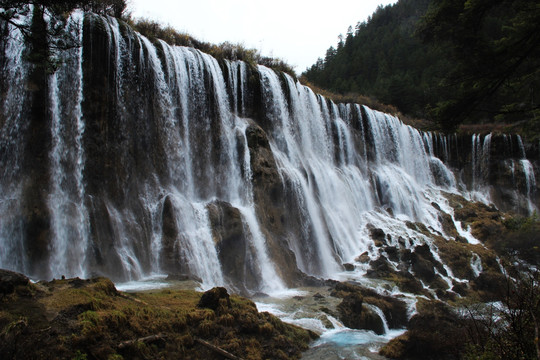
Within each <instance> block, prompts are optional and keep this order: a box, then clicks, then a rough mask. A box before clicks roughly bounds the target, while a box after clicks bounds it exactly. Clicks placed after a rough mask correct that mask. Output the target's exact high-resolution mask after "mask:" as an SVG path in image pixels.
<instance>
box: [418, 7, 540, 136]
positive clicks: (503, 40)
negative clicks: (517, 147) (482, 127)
mask: <svg viewBox="0 0 540 360" xmlns="http://www.w3.org/2000/svg"><path fill="white" fill-rule="evenodd" d="M418 34H419V35H420V36H421V37H422V38H423V40H424V41H425V42H426V43H437V44H439V46H442V47H446V48H447V49H448V51H449V55H450V56H451V57H452V59H453V61H454V63H455V66H454V68H453V70H452V71H451V72H450V73H449V74H448V76H446V77H445V78H444V80H443V81H442V82H441V83H440V87H439V90H438V91H439V96H438V97H439V101H437V102H436V103H435V104H434V106H433V112H432V114H433V115H434V117H435V118H436V119H437V120H438V121H439V122H440V124H441V126H442V127H443V128H444V129H445V130H453V129H455V127H456V126H457V125H459V124H460V123H461V122H463V121H465V120H468V119H469V120H471V119H473V120H474V121H475V122H477V121H478V120H479V118H486V119H487V120H490V121H492V120H493V119H504V120H506V121H508V120H510V121H511V120H512V119H514V118H516V117H518V118H519V119H523V118H533V117H534V115H535V114H538V110H539V106H540V102H539V101H538V99H536V98H535V97H534V96H530V94H534V93H536V92H537V91H538V89H539V87H540V71H539V70H538V68H539V64H540V4H538V2H535V1H530V0H475V1H472V0H438V1H436V2H435V3H434V4H433V6H431V7H430V9H429V11H428V12H427V14H426V15H425V16H424V18H423V19H422V21H421V23H420V26H419V29H418ZM524 100H525V101H524Z"/></svg>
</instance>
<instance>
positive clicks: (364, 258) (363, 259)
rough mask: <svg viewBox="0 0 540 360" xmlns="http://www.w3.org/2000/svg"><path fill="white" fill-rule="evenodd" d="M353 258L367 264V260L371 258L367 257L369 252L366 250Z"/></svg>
mask: <svg viewBox="0 0 540 360" xmlns="http://www.w3.org/2000/svg"><path fill="white" fill-rule="evenodd" d="M354 260H355V261H357V262H359V263H362V264H367V263H368V262H370V260H371V258H370V257H369V253H368V252H367V251H366V252H363V253H362V255H360V256H358V257H357V258H356V259H354Z"/></svg>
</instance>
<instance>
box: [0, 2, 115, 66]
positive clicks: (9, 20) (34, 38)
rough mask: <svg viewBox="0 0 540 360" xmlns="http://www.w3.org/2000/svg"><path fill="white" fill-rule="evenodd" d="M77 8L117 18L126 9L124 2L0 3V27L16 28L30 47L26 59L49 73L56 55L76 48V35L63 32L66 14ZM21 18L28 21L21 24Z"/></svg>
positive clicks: (55, 60)
mask: <svg viewBox="0 0 540 360" xmlns="http://www.w3.org/2000/svg"><path fill="white" fill-rule="evenodd" d="M77 8H78V9H82V10H84V11H92V12H95V13H98V14H101V15H109V16H117V17H120V16H121V15H122V14H123V13H124V11H125V9H126V1H125V0H90V1H81V0H27V1H17V0H0V24H1V23H2V22H4V24H10V25H11V26H12V27H15V28H17V29H18V30H19V31H20V32H21V34H22V36H23V38H24V40H25V42H26V43H27V44H30V45H31V46H30V54H29V55H28V60H29V61H30V62H31V63H33V64H35V65H39V66H44V67H45V68H46V69H47V71H48V72H50V71H54V70H55V69H56V67H57V65H58V64H57V59H56V56H55V54H56V52H58V51H62V50H67V49H70V48H73V47H77V46H80V44H79V41H78V36H76V35H75V34H73V33H71V32H70V31H67V30H66V25H67V16H66V14H69V13H70V12H72V11H73V10H75V9H77ZM31 9H33V12H32V13H31ZM25 17H26V18H28V19H29V18H31V19H32V20H31V21H23V18H25ZM45 17H46V18H48V21H47V22H45V21H44V18H45ZM37 24H40V25H39V26H38V25H37ZM37 49H39V51H38V50H37Z"/></svg>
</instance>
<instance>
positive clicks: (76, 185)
mask: <svg viewBox="0 0 540 360" xmlns="http://www.w3.org/2000/svg"><path fill="white" fill-rule="evenodd" d="M82 19H83V16H82V13H80V12H76V13H74V14H73V15H72V17H71V18H70V20H69V26H70V29H69V31H71V32H72V33H74V36H75V37H76V38H79V39H82V33H81V28H82ZM64 55H65V57H66V58H65V59H64V63H65V65H64V66H63V67H62V68H61V69H60V70H59V71H57V72H56V73H54V74H53V75H52V76H51V80H50V90H49V94H50V97H51V99H50V102H51V106H52V109H51V113H52V129H51V130H52V139H53V149H52V151H51V154H50V156H51V178H52V181H53V184H52V189H51V194H50V197H49V208H50V210H51V220H52V229H53V242H52V243H51V260H50V262H51V268H52V269H51V271H52V273H53V274H63V275H66V276H81V277H84V276H86V264H85V258H86V253H87V246H88V236H89V230H88V222H87V217H88V214H87V211H86V207H85V204H84V197H85V189H84V183H83V179H82V174H83V167H84V149H83V147H82V142H81V141H82V136H83V133H84V122H83V119H82V111H81V101H82V96H83V94H82V82H83V78H82V67H81V64H82V49H81V48H74V49H70V50H69V51H67V52H66V54H64Z"/></svg>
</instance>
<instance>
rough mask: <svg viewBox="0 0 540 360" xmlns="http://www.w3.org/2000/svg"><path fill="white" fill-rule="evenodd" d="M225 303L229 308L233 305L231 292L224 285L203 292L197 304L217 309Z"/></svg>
mask: <svg viewBox="0 0 540 360" xmlns="http://www.w3.org/2000/svg"><path fill="white" fill-rule="evenodd" d="M222 299H223V301H222ZM223 303H225V304H226V306H227V307H228V308H230V307H231V299H230V298H229V293H228V292H227V289H225V288H224V287H215V288H212V289H210V290H208V291H206V292H205V293H203V294H202V296H201V299H200V300H199V303H198V304H197V306H198V307H200V308H207V309H212V310H217V309H218V308H219V307H220V306H222V304H223Z"/></svg>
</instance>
